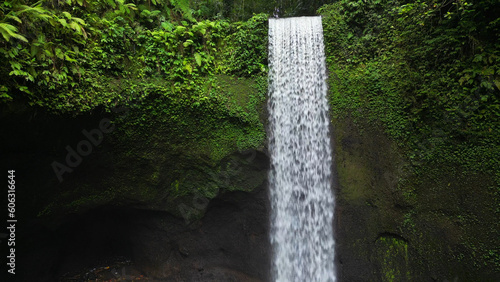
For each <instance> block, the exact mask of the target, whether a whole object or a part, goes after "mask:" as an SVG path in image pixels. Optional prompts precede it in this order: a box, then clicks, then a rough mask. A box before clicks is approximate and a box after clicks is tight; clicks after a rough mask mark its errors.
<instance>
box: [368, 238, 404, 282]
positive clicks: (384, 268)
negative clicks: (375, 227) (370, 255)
mask: <svg viewBox="0 0 500 282" xmlns="http://www.w3.org/2000/svg"><path fill="white" fill-rule="evenodd" d="M375 245H376V250H377V256H379V258H378V260H377V261H379V262H381V265H380V268H381V273H382V277H381V278H382V281H390V282H392V281H412V279H411V275H410V268H409V266H408V264H409V258H408V244H407V243H406V242H405V241H404V240H401V239H398V238H394V237H388V236H383V237H380V238H378V239H377V241H376V242H375Z"/></svg>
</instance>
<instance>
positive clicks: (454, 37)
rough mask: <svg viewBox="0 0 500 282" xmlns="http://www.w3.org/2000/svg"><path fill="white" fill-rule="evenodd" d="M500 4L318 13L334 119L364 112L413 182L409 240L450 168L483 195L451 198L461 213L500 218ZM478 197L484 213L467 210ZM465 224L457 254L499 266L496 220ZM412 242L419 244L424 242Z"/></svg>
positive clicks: (367, 4)
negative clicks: (401, 160) (401, 158)
mask: <svg viewBox="0 0 500 282" xmlns="http://www.w3.org/2000/svg"><path fill="white" fill-rule="evenodd" d="M499 9H500V6H499V5H498V1H467V2H465V1H436V0H419V1H380V0H370V1H364V0H363V1H362V0H359V1H347V0H340V1H337V2H336V3H334V4H331V5H326V6H324V7H322V8H321V9H320V11H319V12H320V13H321V14H322V15H323V27H324V35H325V49H326V53H327V64H328V66H329V72H330V75H329V84H330V102H331V108H332V113H333V117H334V119H339V120H342V119H344V118H345V117H351V118H353V119H354V120H355V121H360V122H363V124H365V123H364V121H366V120H367V119H368V120H369V122H371V125H375V126H382V127H383V128H384V129H385V131H386V133H387V135H388V136H390V137H391V138H392V140H394V141H395V143H396V144H398V145H399V148H398V149H399V150H400V152H401V153H403V155H404V157H405V158H406V161H407V162H408V167H407V168H406V169H405V170H407V173H409V174H410V175H412V177H411V183H410V182H409V180H405V181H406V182H405V183H402V182H401V183H399V184H400V186H404V187H399V188H398V189H401V192H402V196H403V197H404V198H405V200H406V201H408V203H409V205H411V208H410V209H409V213H407V214H406V215H405V217H404V218H403V220H402V226H403V229H404V231H403V233H404V234H405V236H406V235H407V238H410V240H414V239H415V238H421V237H422V236H421V234H422V233H423V231H422V230H425V228H426V227H425V226H426V225H425V224H424V225H422V223H421V222H419V221H418V218H420V217H422V216H423V214H425V213H426V212H427V210H426V207H425V205H428V204H429V203H434V202H433V201H436V199H435V197H436V196H437V195H441V196H442V195H443V194H445V195H447V193H448V191H449V194H450V195H452V194H453V193H455V192H458V191H453V188H452V186H451V187H450V183H451V181H446V179H447V178H449V177H450V175H453V177H454V178H456V179H475V180H476V181H472V182H473V183H470V185H468V186H464V188H463V189H464V190H465V191H467V190H468V189H469V188H470V192H469V193H470V194H475V195H477V197H484V198H481V200H477V202H474V204H471V205H470V206H467V205H464V204H463V203H459V204H456V203H455V202H453V204H451V203H448V204H449V205H452V206H454V207H455V206H456V207H457V209H459V211H457V213H459V214H460V216H468V215H474V216H476V215H477V214H479V213H480V214H481V216H484V218H483V220H491V221H492V222H494V221H495V220H494V219H495V218H498V211H495V210H494V209H495V208H496V206H498V203H499V202H500V197H499V195H500V189H499V188H500V169H499V168H500V152H499V149H498V148H500V123H499V121H500V87H499V86H500V83H499V81H500V53H499V50H500V40H499V38H500V36H499V35H500V21H499V19H498V14H499V12H500V11H499ZM473 177H475V178H473ZM477 179H480V180H477ZM445 181H446V183H445ZM495 184H496V185H495ZM466 187H467V188H466ZM426 189H427V190H426ZM445 189H448V190H445ZM421 190H424V191H421ZM438 190H439V191H438ZM457 190H459V189H457ZM428 191H430V194H431V196H428V195H427V192H428ZM445 191H446V192H445ZM432 193H434V194H432ZM442 197H443V199H445V198H446V197H447V196H442ZM468 197H469V196H467V198H468ZM485 199H488V200H485ZM479 204H480V205H484V206H481V207H480V208H478V209H480V210H481V212H478V211H476V210H475V209H474V208H472V206H475V205H479ZM436 206H438V207H441V206H443V204H442V203H436ZM444 209H445V208H444ZM461 209H463V210H461ZM460 220H462V219H460ZM443 222H444V223H443V224H450V222H451V220H450V221H447V220H443ZM470 226H474V225H473V224H464V225H463V226H462V225H461V224H460V227H458V228H459V230H462V231H461V232H462V233H461V235H460V236H461V238H460V239H459V242H460V244H464V243H466V244H468V246H467V249H466V251H463V253H462V251H456V253H459V254H460V259H462V260H464V259H467V260H468V262H470V263H471V264H472V263H473V264H474V265H473V267H474V271H475V272H476V273H481V272H483V270H485V269H488V271H493V272H498V270H499V269H500V264H499V263H498V259H497V258H498V256H497V253H498V252H497V251H496V250H495V249H494V246H492V245H495V244H496V242H497V240H496V239H495V238H498V228H495V227H496V226H495V223H492V224H491V228H492V231H488V233H487V235H484V236H483V234H475V233H474V232H476V231H475V229H477V228H473V227H470ZM488 226H490V225H488ZM455 227H456V226H454V228H455ZM469 227H470V228H471V229H470V230H466V228H469ZM481 230H483V229H481ZM419 232H422V233H419ZM429 238H431V237H429ZM478 238H480V239H478ZM414 244H415V246H418V248H419V249H420V248H421V247H422V248H424V249H425V248H426V247H427V246H428V244H429V243H428V242H424V241H422V242H421V241H420V239H417V242H414ZM488 244H490V245H489V246H488ZM428 248H429V250H431V251H430V252H436V251H435V248H432V247H431V246H428ZM419 252H421V251H419ZM424 253H425V252H424ZM421 254H422V253H421ZM464 254H465V255H464ZM429 255H432V254H429ZM388 266H390V265H388ZM391 269H393V268H392V266H390V267H388V268H387V269H386V270H384V273H385V274H388V275H390V277H386V279H387V280H394V279H395V278H394V277H393V274H394V272H393V271H392V270H391ZM396 280H397V279H396ZM403 280H404V279H403Z"/></svg>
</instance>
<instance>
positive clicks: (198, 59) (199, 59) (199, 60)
mask: <svg viewBox="0 0 500 282" xmlns="http://www.w3.org/2000/svg"><path fill="white" fill-rule="evenodd" d="M194 59H195V60H196V64H198V66H201V55H200V53H194Z"/></svg>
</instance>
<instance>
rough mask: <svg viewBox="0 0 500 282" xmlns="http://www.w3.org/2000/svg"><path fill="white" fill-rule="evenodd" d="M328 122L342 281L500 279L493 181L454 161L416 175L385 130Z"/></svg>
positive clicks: (364, 124)
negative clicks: (330, 125)
mask: <svg viewBox="0 0 500 282" xmlns="http://www.w3.org/2000/svg"><path fill="white" fill-rule="evenodd" d="M333 125H334V126H333V127H334V129H333V133H334V134H333V141H334V144H335V160H336V164H335V168H336V172H337V174H338V177H337V181H338V185H336V187H335V194H336V202H337V206H336V213H335V228H336V229H335V230H336V236H337V240H336V248H337V250H336V251H337V262H338V276H339V281H349V282H351V281H500V274H499V272H498V271H496V267H498V266H496V264H495V259H494V258H493V254H494V253H495V252H497V251H495V250H498V246H499V244H500V241H499V240H500V239H499V238H500V236H499V233H498V232H499V231H500V230H499V229H498V228H496V227H497V226H498V222H500V217H499V215H498V198H496V197H495V196H492V195H493V194H492V191H493V190H494V189H492V188H491V187H495V182H494V181H493V179H492V178H491V176H488V175H465V174H463V173H461V170H460V168H459V167H455V166H453V164H444V165H441V166H435V167H432V166H431V164H421V165H423V166H426V167H425V170H424V171H426V172H427V173H426V174H424V175H415V174H413V173H412V172H411V164H410V163H409V162H408V161H407V160H405V159H404V158H403V157H402V154H400V152H399V151H398V148H397V147H396V146H395V144H394V143H393V142H391V140H390V139H389V138H388V137H387V136H385V135H384V133H383V129H381V128H377V127H376V126H374V125H373V124H370V123H369V122H367V121H363V120H357V121H356V122H353V120H352V119H350V118H349V117H344V118H342V119H339V120H336V121H334V123H333ZM495 210H496V211H495ZM480 254H481V255H480ZM496 263H497V264H498V261H497V262H496Z"/></svg>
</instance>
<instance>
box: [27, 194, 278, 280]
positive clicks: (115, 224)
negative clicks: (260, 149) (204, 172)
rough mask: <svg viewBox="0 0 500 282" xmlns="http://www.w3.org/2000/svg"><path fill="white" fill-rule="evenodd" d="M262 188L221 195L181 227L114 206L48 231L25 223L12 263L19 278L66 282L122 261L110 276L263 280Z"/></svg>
mask: <svg viewBox="0 0 500 282" xmlns="http://www.w3.org/2000/svg"><path fill="white" fill-rule="evenodd" d="M265 188H266V187H265V185H263V186H261V187H260V188H259V189H256V190H255V191H253V192H240V191H237V192H228V193H224V194H222V195H220V196H218V197H217V198H215V199H213V200H212V201H211V202H210V204H209V205H208V208H207V211H206V213H205V216H204V217H203V218H202V219H201V220H199V221H196V222H192V223H189V224H188V223H187V222H185V221H184V220H183V219H180V218H178V217H174V216H172V215H170V214H168V213H166V212H158V211H151V210H138V209H127V208H116V207H101V208H98V209H94V210H91V211H88V212H86V213H84V214H82V215H74V216H71V217H67V218H66V219H65V223H62V224H61V225H59V226H58V227H57V228H56V229H54V230H50V229H49V228H47V225H46V224H41V223H38V224H37V225H36V226H35V225H34V224H33V225H32V226H31V228H30V230H25V231H26V232H25V233H22V235H24V236H23V237H22V238H21V239H20V240H22V241H24V242H29V244H27V243H25V247H26V250H25V252H23V255H22V256H21V258H20V261H22V263H21V264H20V268H19V277H20V278H22V280H23V281H57V280H58V279H63V280H65V279H67V280H70V279H69V278H70V277H75V276H78V275H79V274H82V273H86V272H89V271H90V270H91V269H92V268H96V267H100V266H109V265H113V263H114V262H116V260H117V259H122V260H130V263H129V264H127V265H125V266H121V267H115V270H116V273H115V274H114V277H115V278H120V277H121V278H126V276H127V275H128V276H131V275H139V274H140V275H143V276H144V277H147V278H149V279H152V280H156V281H266V280H268V268H269V265H270V262H269V257H270V254H269V250H270V247H269V239H268V225H269V224H268V203H267V192H266V189H265ZM34 234H36V235H34ZM109 271H111V270H109ZM80 277H81V275H80Z"/></svg>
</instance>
